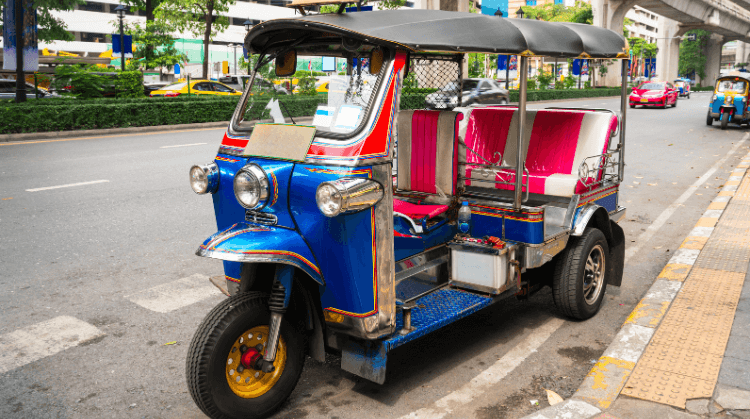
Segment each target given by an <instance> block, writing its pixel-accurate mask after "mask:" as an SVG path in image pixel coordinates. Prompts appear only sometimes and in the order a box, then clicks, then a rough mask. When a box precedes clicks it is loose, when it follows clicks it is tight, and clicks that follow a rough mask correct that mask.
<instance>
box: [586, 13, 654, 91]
mask: <svg viewBox="0 0 750 419" xmlns="http://www.w3.org/2000/svg"><path fill="white" fill-rule="evenodd" d="M636 3H637V0H591V8H592V12H593V13H594V26H599V27H601V28H607V29H611V30H613V31H615V32H617V33H620V34H621V33H622V31H623V27H624V22H625V14H626V13H627V12H629V11H630V9H632V8H633V6H635V5H636ZM657 62H658V59H657ZM620 81H621V75H620V65H619V64H618V63H617V62H616V61H615V62H614V63H611V64H609V67H608V71H607V74H605V75H604V77H598V74H597V83H596V84H597V85H599V86H619V85H620Z"/></svg>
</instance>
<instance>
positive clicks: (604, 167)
mask: <svg viewBox="0 0 750 419" xmlns="http://www.w3.org/2000/svg"><path fill="white" fill-rule="evenodd" d="M619 167H620V150H613V151H610V152H608V153H604V154H599V155H596V156H590V157H586V158H585V159H583V161H582V162H581V164H580V165H579V166H578V182H580V184H581V185H584V186H586V187H592V186H596V185H599V186H604V184H619V183H620V182H621V181H622V179H621V178H620V173H619ZM588 179H595V182H591V183H587V180H588Z"/></svg>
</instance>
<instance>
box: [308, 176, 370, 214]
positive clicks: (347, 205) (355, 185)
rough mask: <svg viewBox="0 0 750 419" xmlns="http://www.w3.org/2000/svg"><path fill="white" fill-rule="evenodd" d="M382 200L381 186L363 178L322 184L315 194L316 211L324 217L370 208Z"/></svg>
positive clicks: (343, 179)
mask: <svg viewBox="0 0 750 419" xmlns="http://www.w3.org/2000/svg"><path fill="white" fill-rule="evenodd" d="M382 198H383V185H381V184H380V183H378V182H376V181H374V180H371V179H363V178H341V179H336V180H334V181H331V182H323V183H321V184H320V186H318V190H317V191H316V192H315V200H316V201H317V203H318V209H320V212H322V213H323V215H325V216H326V217H335V216H337V215H339V214H345V213H350V212H357V211H361V210H364V209H367V208H370V207H372V206H373V205H375V204H377V203H378V202H380V200H381V199H382Z"/></svg>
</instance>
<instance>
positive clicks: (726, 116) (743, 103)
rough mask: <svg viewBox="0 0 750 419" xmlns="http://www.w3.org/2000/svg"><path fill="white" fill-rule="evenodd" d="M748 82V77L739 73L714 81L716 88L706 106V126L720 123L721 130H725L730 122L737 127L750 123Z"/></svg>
mask: <svg viewBox="0 0 750 419" xmlns="http://www.w3.org/2000/svg"><path fill="white" fill-rule="evenodd" d="M748 82H750V75H748V74H747V73H740V72H736V73H734V74H728V75H725V76H721V77H719V78H718V79H716V88H715V89H714V94H713V96H711V103H710V104H709V105H708V115H706V125H713V123H714V121H721V129H726V128H727V125H728V124H729V123H730V122H733V123H735V124H738V125H742V124H748V123H750V110H749V109H748V106H747V104H748V100H750V96H748Z"/></svg>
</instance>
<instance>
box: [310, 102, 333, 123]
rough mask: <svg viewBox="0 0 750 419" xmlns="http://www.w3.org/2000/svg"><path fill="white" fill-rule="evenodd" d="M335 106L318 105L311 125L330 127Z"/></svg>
mask: <svg viewBox="0 0 750 419" xmlns="http://www.w3.org/2000/svg"><path fill="white" fill-rule="evenodd" d="M334 113H336V108H334V107H333V106H318V109H317V110H316V111H315V116H314V117H313V125H315V126H316V127H330V126H331V121H332V120H333V114H334Z"/></svg>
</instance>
